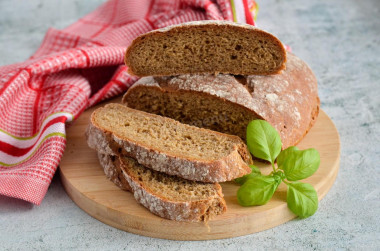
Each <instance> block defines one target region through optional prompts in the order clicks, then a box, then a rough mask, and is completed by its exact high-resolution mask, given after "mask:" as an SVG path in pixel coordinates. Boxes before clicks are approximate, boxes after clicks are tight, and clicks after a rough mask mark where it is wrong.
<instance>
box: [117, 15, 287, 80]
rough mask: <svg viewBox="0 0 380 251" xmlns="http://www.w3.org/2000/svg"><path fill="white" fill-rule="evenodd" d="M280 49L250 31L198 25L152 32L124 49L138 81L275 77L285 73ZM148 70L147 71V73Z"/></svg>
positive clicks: (218, 23)
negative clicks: (146, 78)
mask: <svg viewBox="0 0 380 251" xmlns="http://www.w3.org/2000/svg"><path fill="white" fill-rule="evenodd" d="M285 61H286V52H285V49H284V46H283V45H282V43H281V42H280V40H278V39H277V38H276V37H275V36H273V35H272V34H270V33H268V32H265V31H263V30H260V29H258V28H256V27H254V26H252V25H246V24H236V23H233V22H227V21H197V22H189V23H184V24H180V25H174V26H169V27H166V28H163V29H158V30H154V31H151V32H148V33H146V34H143V35H141V36H139V37H137V38H136V39H135V40H134V41H133V42H132V44H131V45H130V46H129V48H128V49H127V52H126V55H125V63H126V65H127V66H128V72H129V73H130V74H132V75H137V76H140V77H142V76H171V75H178V74H192V73H230V74H239V75H250V74H261V75H267V74H275V73H278V72H279V71H280V70H282V69H284V67H285ZM147 66H149V67H147Z"/></svg>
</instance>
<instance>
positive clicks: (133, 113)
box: [87, 104, 252, 182]
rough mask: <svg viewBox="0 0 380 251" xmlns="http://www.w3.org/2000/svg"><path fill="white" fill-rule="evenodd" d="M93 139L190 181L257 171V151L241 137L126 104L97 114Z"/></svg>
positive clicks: (97, 144) (90, 132)
mask: <svg viewBox="0 0 380 251" xmlns="http://www.w3.org/2000/svg"><path fill="white" fill-rule="evenodd" d="M108 142H110V144H109V143H108ZM87 143H88V145H89V146H90V147H91V148H93V149H96V150H98V151H104V149H109V148H110V149H111V150H112V151H114V152H116V153H118V154H121V155H125V156H128V157H132V158H134V159H136V160H137V161H138V163H140V164H142V165H144V166H146V167H149V168H151V169H153V170H156V171H160V172H164V173H167V174H169V175H176V176H178V177H182V178H184V179H188V180H196V181H203V182H223V181H229V180H232V179H235V178H237V177H241V176H243V175H245V174H248V173H249V172H250V171H251V169H250V168H249V166H248V164H250V163H251V162H252V159H251V155H250V153H249V151H248V149H247V146H246V145H245V144H244V143H243V141H242V140H241V139H240V138H239V137H237V136H232V135H227V134H222V133H218V132H214V131H211V130H206V129H201V128H198V127H195V126H190V125H185V124H181V123H180V122H178V121H175V120H173V119H170V118H165V117H161V116H158V115H155V114H150V113H146V112H142V111H138V110H134V109H131V108H128V107H126V106H124V105H121V104H108V105H106V106H105V107H101V108H98V109H97V110H95V111H94V112H93V113H92V115H91V122H90V125H89V127H88V130H87Z"/></svg>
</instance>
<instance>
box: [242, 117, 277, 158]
mask: <svg viewBox="0 0 380 251" xmlns="http://www.w3.org/2000/svg"><path fill="white" fill-rule="evenodd" d="M247 145H248V149H249V151H250V152H251V153H252V154H253V155H254V156H255V157H256V158H259V159H263V160H267V161H269V162H271V163H274V161H275V159H276V158H277V156H278V154H279V153H280V152H281V138H280V134H279V133H278V132H277V131H276V129H274V128H273V127H272V126H271V125H270V124H269V123H268V122H266V121H264V120H258V119H257V120H252V121H251V122H249V124H248V127H247Z"/></svg>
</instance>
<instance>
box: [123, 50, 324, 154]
mask: <svg viewBox="0 0 380 251" xmlns="http://www.w3.org/2000/svg"><path fill="white" fill-rule="evenodd" d="M287 58H288V60H287V63H286V70H284V71H282V72H281V73H280V74H276V75H270V76H247V77H242V76H233V75H222V74H219V75H216V76H215V75H199V74H196V75H180V76H173V77H155V78H153V77H144V78H141V79H140V80H139V81H137V82H136V83H135V84H134V85H133V86H132V87H131V88H130V89H129V90H128V92H127V93H126V94H125V95H124V97H123V101H122V102H123V103H124V104H126V105H127V106H128V107H131V108H134V109H138V110H142V111H146V112H149V113H154V114H158V115H162V116H166V117H170V118H173V119H176V120H178V121H180V122H182V123H186V124H191V125H195V126H198V127H203V128H208V129H211V130H215V131H220V132H223V133H228V134H233V135H238V136H239V137H241V138H243V139H245V137H246V128H247V125H248V123H249V122H250V121H251V120H253V119H264V120H266V121H268V122H269V123H270V124H271V125H272V126H274V127H275V128H276V129H277V131H278V132H279V133H280V135H281V140H282V144H283V148H287V147H289V146H292V145H295V144H297V143H298V142H299V141H300V140H301V139H302V138H303V137H304V135H306V133H307V132H308V131H309V130H310V128H311V127H312V126H313V124H314V123H315V121H316V119H317V116H318V113H319V105H320V101H319V98H318V86H317V80H316V78H315V76H314V74H313V72H312V71H311V69H310V68H309V67H308V66H307V64H306V63H305V62H303V61H302V60H301V59H299V58H298V57H296V56H294V55H293V54H288V57H287Z"/></svg>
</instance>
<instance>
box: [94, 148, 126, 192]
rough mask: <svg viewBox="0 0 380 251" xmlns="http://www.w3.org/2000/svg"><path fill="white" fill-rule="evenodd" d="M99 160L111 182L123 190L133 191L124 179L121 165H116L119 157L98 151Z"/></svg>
mask: <svg viewBox="0 0 380 251" xmlns="http://www.w3.org/2000/svg"><path fill="white" fill-rule="evenodd" d="M98 159H99V163H100V165H101V166H102V167H103V171H104V173H105V175H106V177H107V178H108V179H109V180H110V181H112V182H113V183H114V184H115V185H116V186H118V187H119V188H121V189H123V190H126V191H132V188H131V186H130V185H129V183H128V181H127V180H126V179H125V178H124V174H123V171H122V170H121V168H120V165H115V162H116V160H117V159H119V157H118V156H116V155H115V154H114V153H112V154H109V153H104V152H103V151H98Z"/></svg>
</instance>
